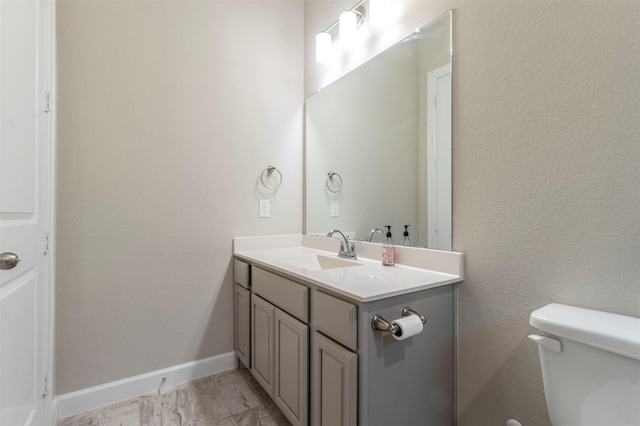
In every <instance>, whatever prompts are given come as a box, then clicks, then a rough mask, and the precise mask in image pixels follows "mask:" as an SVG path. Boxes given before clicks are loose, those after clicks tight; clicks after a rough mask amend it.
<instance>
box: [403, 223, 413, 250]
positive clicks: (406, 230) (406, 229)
mask: <svg viewBox="0 0 640 426" xmlns="http://www.w3.org/2000/svg"><path fill="white" fill-rule="evenodd" d="M410 226H411V225H405V226H404V238H403V239H402V245H403V246H408V247H411V240H410V239H409V227H410Z"/></svg>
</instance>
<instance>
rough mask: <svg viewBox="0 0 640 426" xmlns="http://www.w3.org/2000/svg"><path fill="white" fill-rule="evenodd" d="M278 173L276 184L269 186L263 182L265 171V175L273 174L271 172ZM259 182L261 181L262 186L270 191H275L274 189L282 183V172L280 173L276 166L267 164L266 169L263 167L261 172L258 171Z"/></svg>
mask: <svg viewBox="0 0 640 426" xmlns="http://www.w3.org/2000/svg"><path fill="white" fill-rule="evenodd" d="M274 171H275V172H276V173H278V176H279V179H278V184H277V185H275V186H269V185H267V184H266V183H265V182H264V177H265V173H266V175H267V177H269V176H271V175H272V174H273V172H274ZM260 182H262V186H264V187H265V188H267V189H269V190H271V191H275V190H276V189H278V188H280V185H282V173H280V170H278V168H277V167H274V166H267V168H266V169H264V170H263V171H262V173H260Z"/></svg>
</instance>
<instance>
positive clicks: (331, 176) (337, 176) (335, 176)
mask: <svg viewBox="0 0 640 426" xmlns="http://www.w3.org/2000/svg"><path fill="white" fill-rule="evenodd" d="M334 179H337V180H338V181H340V182H339V183H338V184H337V185H334V187H333V188H332V187H331V185H330V182H329V181H333V180H334ZM334 188H336V189H334ZM327 189H328V190H329V191H331V192H333V193H334V194H337V193H338V192H340V191H342V176H340V174H338V173H336V172H332V171H329V173H327Z"/></svg>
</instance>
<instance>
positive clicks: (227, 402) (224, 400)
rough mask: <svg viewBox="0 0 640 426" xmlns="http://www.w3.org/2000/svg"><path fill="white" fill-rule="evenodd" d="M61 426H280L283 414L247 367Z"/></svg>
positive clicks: (71, 419)
mask: <svg viewBox="0 0 640 426" xmlns="http://www.w3.org/2000/svg"><path fill="white" fill-rule="evenodd" d="M56 425H57V426H205V425H206V426H213V425H220V426H262V425H265V426H266V425H268V426H281V425H290V423H289V421H288V420H287V419H286V417H285V416H284V414H282V412H281V411H280V409H278V407H277V406H276V405H275V403H274V402H273V401H272V400H271V398H269V396H268V395H267V394H266V392H265V391H264V390H263V389H262V388H261V387H260V385H259V384H258V383H257V382H256V381H255V379H254V378H253V377H252V376H251V373H249V371H248V370H247V369H245V368H240V369H236V370H231V371H226V372H224V373H220V374H216V375H215V376H209V377H205V378H202V379H199V380H194V381H192V382H189V383H185V384H182V385H178V386H176V387H174V388H170V389H163V390H162V391H161V392H160V394H158V393H157V392H156V393H152V394H147V395H142V396H139V397H137V398H132V399H129V400H126V401H122V402H118V403H116V404H112V405H109V406H107V407H102V408H98V409H95V410H91V411H86V412H84V413H79V414H74V415H73V416H69V417H65V418H62V419H58V421H57V423H56Z"/></svg>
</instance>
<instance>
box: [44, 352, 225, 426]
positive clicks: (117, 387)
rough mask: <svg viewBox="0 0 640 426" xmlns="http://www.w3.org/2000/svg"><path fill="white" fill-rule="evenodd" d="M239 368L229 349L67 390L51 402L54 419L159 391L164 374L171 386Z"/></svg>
mask: <svg viewBox="0 0 640 426" xmlns="http://www.w3.org/2000/svg"><path fill="white" fill-rule="evenodd" d="M236 367H237V362H236V356H235V354H234V353H233V352H227V353H224V354H220V355H216V356H213V357H211V358H205V359H201V360H198V361H193V362H188V363H185V364H180V365H175V366H173V367H169V368H164V369H162V370H156V371H151V372H149V373H145V374H141V375H139V376H133V377H128V378H126V379H122V380H117V381H115V382H111V383H105V384H104V385H99V386H94V387H91V388H87V389H82V390H79V391H75V392H70V393H65V394H62V395H58V396H56V397H55V398H54V401H53V405H52V411H53V418H54V419H58V418H62V417H67V416H70V415H72V414H77V413H81V412H83V411H87V410H92V409H94V408H98V407H102V406H105V405H109V404H113V403H116V402H119V401H124V400H125V399H129V398H134V397H136V396H139V395H144V394H147V393H151V392H156V391H158V389H159V388H160V385H161V384H162V378H163V377H166V378H167V380H166V382H165V383H164V384H162V387H163V388H168V387H171V386H175V385H178V384H180V383H185V382H188V381H191V380H196V379H200V378H202V377H207V376H210V375H212V374H217V373H221V372H223V371H227V370H231V369H233V368H236Z"/></svg>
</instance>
